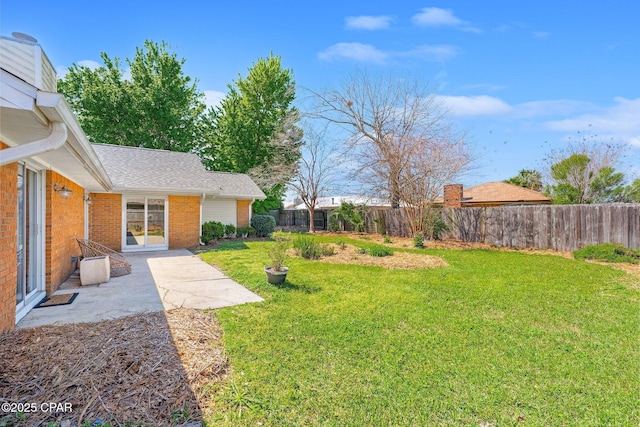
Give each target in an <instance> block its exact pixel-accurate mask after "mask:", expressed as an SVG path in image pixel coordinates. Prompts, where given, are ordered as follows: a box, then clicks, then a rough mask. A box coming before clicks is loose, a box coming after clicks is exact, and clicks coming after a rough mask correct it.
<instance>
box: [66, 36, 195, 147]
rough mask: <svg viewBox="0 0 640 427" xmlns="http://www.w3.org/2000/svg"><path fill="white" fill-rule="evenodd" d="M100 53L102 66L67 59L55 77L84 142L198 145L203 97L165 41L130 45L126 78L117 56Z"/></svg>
mask: <svg viewBox="0 0 640 427" xmlns="http://www.w3.org/2000/svg"><path fill="white" fill-rule="evenodd" d="M100 57H101V58H102V61H103V63H104V65H103V66H101V67H98V68H97V69H95V70H92V69H89V68H87V67H83V66H79V65H77V64H73V65H72V66H71V67H70V68H69V72H68V73H67V75H66V76H64V77H63V78H62V79H60V80H59V81H58V90H59V91H60V92H61V93H63V94H64V95H65V96H66V98H67V100H68V102H69V104H70V105H71V108H72V109H73V111H74V113H75V114H76V115H77V117H78V119H79V121H80V124H81V125H82V127H83V129H84V131H85V132H86V134H87V136H88V137H89V140H90V141H92V142H101V143H107V144H118V145H129V146H137V147H147V148H160V149H165V150H172V151H190V150H195V148H196V147H198V146H200V145H201V144H202V142H203V137H204V136H203V135H204V134H203V132H204V127H203V126H202V120H203V113H204V111H205V104H204V102H203V99H204V97H203V95H202V94H201V93H200V92H199V91H198V89H197V87H196V82H195V81H192V80H191V78H190V77H188V76H185V75H184V72H183V70H182V66H183V65H184V62H185V60H184V59H178V58H177V56H176V54H175V53H171V52H169V46H168V45H167V43H165V42H162V43H161V44H158V43H154V42H153V41H150V40H147V41H145V42H144V46H143V47H141V48H136V53H135V55H134V57H133V59H126V63H127V65H128V66H129V69H130V77H128V76H127V73H126V71H125V70H124V69H123V68H122V67H121V62H120V60H119V59H118V58H115V59H111V58H110V57H109V56H108V55H107V54H106V53H104V52H102V53H101V54H100Z"/></svg>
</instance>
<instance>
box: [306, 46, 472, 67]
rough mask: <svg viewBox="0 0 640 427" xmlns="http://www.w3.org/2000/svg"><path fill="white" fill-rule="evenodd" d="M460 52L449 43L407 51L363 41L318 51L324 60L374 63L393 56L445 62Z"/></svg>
mask: <svg viewBox="0 0 640 427" xmlns="http://www.w3.org/2000/svg"><path fill="white" fill-rule="evenodd" d="M459 52H460V48H458V47H456V46H449V45H422V46H418V47H417V48H415V49H411V50H407V51H384V50H380V49H378V48H376V47H375V46H372V45H368V44H363V43H336V44H334V45H333V46H330V47H328V48H327V49H325V50H324V51H322V52H320V53H318V58H320V59H321V60H322V61H339V60H345V59H346V60H352V61H357V62H368V63H372V64H384V63H386V62H387V61H388V60H389V59H392V58H408V57H413V58H419V59H423V60H426V61H435V62H445V61H448V60H450V59H452V58H453V57H455V56H456V55H458V53H459Z"/></svg>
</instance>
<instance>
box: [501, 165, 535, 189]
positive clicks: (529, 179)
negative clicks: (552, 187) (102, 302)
mask: <svg viewBox="0 0 640 427" xmlns="http://www.w3.org/2000/svg"><path fill="white" fill-rule="evenodd" d="M504 182H506V183H507V184H513V185H517V186H519V187H523V188H528V189H530V190H535V191H541V190H542V174H541V173H540V172H538V171H537V170H534V169H522V170H521V171H520V172H518V175H516V176H514V177H513V178H509V179H506V180H505V181H504Z"/></svg>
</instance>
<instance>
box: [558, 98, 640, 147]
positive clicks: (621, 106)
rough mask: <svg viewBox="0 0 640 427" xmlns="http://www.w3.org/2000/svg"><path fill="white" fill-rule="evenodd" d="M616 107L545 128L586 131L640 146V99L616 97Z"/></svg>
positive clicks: (602, 109)
mask: <svg viewBox="0 0 640 427" xmlns="http://www.w3.org/2000/svg"><path fill="white" fill-rule="evenodd" d="M613 101H614V105H612V106H609V107H606V108H601V109H600V110H599V111H596V112H592V113H587V114H582V115H579V116H577V117H573V118H569V119H564V120H554V121H549V122H547V123H545V127H546V128H547V129H550V130H554V131H565V132H567V131H571V132H577V131H584V130H586V129H591V130H592V131H593V132H595V133H599V134H607V135H611V136H614V137H615V138H619V139H623V140H626V141H627V142H629V143H630V144H632V145H640V119H639V118H640V98H636V99H626V98H623V97H615V98H614V99H613Z"/></svg>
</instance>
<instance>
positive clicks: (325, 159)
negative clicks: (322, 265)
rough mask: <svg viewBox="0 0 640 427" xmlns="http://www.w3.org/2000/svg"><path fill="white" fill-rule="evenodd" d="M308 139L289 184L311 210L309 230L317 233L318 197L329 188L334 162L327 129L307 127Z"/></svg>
mask: <svg viewBox="0 0 640 427" xmlns="http://www.w3.org/2000/svg"><path fill="white" fill-rule="evenodd" d="M305 135H306V139H305V141H304V145H303V147H302V158H301V159H300V161H299V162H298V169H297V171H296V172H295V174H294V176H293V179H292V180H291V182H290V183H289V186H290V187H291V188H293V189H294V190H295V191H296V192H297V193H298V196H299V197H300V199H301V200H302V202H303V203H304V205H305V206H306V207H307V210H308V211H309V218H310V219H309V232H310V233H315V231H316V230H315V224H314V221H313V218H314V215H315V211H316V205H317V203H318V197H320V195H321V194H323V193H324V192H326V191H328V190H329V181H330V180H331V177H332V170H333V166H334V164H332V161H333V160H332V159H330V157H329V152H328V149H327V145H326V144H325V135H326V129H325V130H324V131H322V132H320V133H316V132H315V131H313V130H311V129H305Z"/></svg>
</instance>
